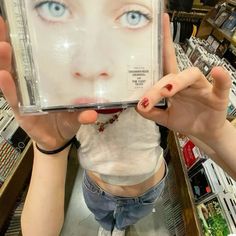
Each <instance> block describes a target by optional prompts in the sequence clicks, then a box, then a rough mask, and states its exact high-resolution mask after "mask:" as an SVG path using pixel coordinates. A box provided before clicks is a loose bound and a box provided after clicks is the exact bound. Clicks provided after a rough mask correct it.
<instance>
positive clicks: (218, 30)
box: [206, 19, 236, 46]
mask: <svg viewBox="0 0 236 236" xmlns="http://www.w3.org/2000/svg"><path fill="white" fill-rule="evenodd" d="M206 22H207V23H208V24H210V25H211V27H212V28H213V29H214V30H215V31H217V33H218V34H220V35H221V37H222V38H225V39H227V40H228V41H229V42H230V43H232V44H233V45H234V46H236V41H235V40H233V39H232V37H231V35H229V34H227V32H225V31H224V30H222V29H220V28H218V27H217V26H216V25H215V24H214V22H213V20H211V19H207V20H206Z"/></svg>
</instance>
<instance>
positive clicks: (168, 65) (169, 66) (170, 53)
mask: <svg viewBox="0 0 236 236" xmlns="http://www.w3.org/2000/svg"><path fill="white" fill-rule="evenodd" d="M163 33H164V40H163V41H164V47H163V58H164V61H163V62H164V75H167V74H170V73H177V72H178V64H177V60H176V56H175V49H174V45H173V41H172V35H171V31H170V18H169V15H168V14H167V13H165V14H164V17H163Z"/></svg>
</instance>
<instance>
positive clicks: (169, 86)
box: [164, 84, 173, 92]
mask: <svg viewBox="0 0 236 236" xmlns="http://www.w3.org/2000/svg"><path fill="white" fill-rule="evenodd" d="M164 88H166V89H167V90H168V91H169V92H170V91H171V90H172V89H173V85H172V84H167V85H166V86H165V87H164Z"/></svg>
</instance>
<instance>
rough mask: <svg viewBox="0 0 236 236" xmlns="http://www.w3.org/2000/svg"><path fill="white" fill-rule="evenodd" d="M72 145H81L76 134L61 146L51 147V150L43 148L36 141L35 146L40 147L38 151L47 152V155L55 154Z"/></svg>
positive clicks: (77, 146)
mask: <svg viewBox="0 0 236 236" xmlns="http://www.w3.org/2000/svg"><path fill="white" fill-rule="evenodd" d="M71 145H75V147H76V148H77V149H78V148H79V146H80V144H79V142H78V141H77V139H76V137H75V136H74V137H73V138H71V139H70V140H68V141H67V142H66V143H65V144H63V145H61V146H60V147H56V148H54V149H51V150H48V149H45V148H42V147H40V146H39V145H38V144H37V143H35V147H36V148H37V149H38V151H40V152H41V153H44V154H47V155H54V154H57V153H60V152H61V151H63V150H64V149H66V148H67V147H69V146H71Z"/></svg>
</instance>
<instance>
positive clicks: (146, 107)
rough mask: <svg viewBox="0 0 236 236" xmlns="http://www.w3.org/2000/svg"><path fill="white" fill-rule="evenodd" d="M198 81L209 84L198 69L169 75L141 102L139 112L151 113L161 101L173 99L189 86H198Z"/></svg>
mask: <svg viewBox="0 0 236 236" xmlns="http://www.w3.org/2000/svg"><path fill="white" fill-rule="evenodd" d="M197 80H203V81H204V82H205V83H206V84H209V82H208V81H207V80H206V78H205V77H204V75H203V74H202V73H201V72H200V70H199V69H198V68H193V67H192V68H189V69H187V70H184V71H182V72H180V73H179V74H169V75H167V76H165V77H163V78H162V79H161V80H159V81H158V82H157V83H156V84H155V85H154V86H153V87H152V88H151V89H150V90H149V91H148V92H147V93H146V94H145V95H144V96H143V97H142V98H141V100H140V102H139V104H138V110H140V111H143V112H149V111H150V110H151V109H152V108H153V107H154V106H155V105H156V104H157V103H158V102H159V101H160V100H161V99H163V98H165V97H166V98H168V97H173V96H174V95H175V94H176V93H178V92H179V91H181V90H183V89H185V88H188V87H189V86H193V87H194V86H197V84H196V83H195V82H196V81H197Z"/></svg>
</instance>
